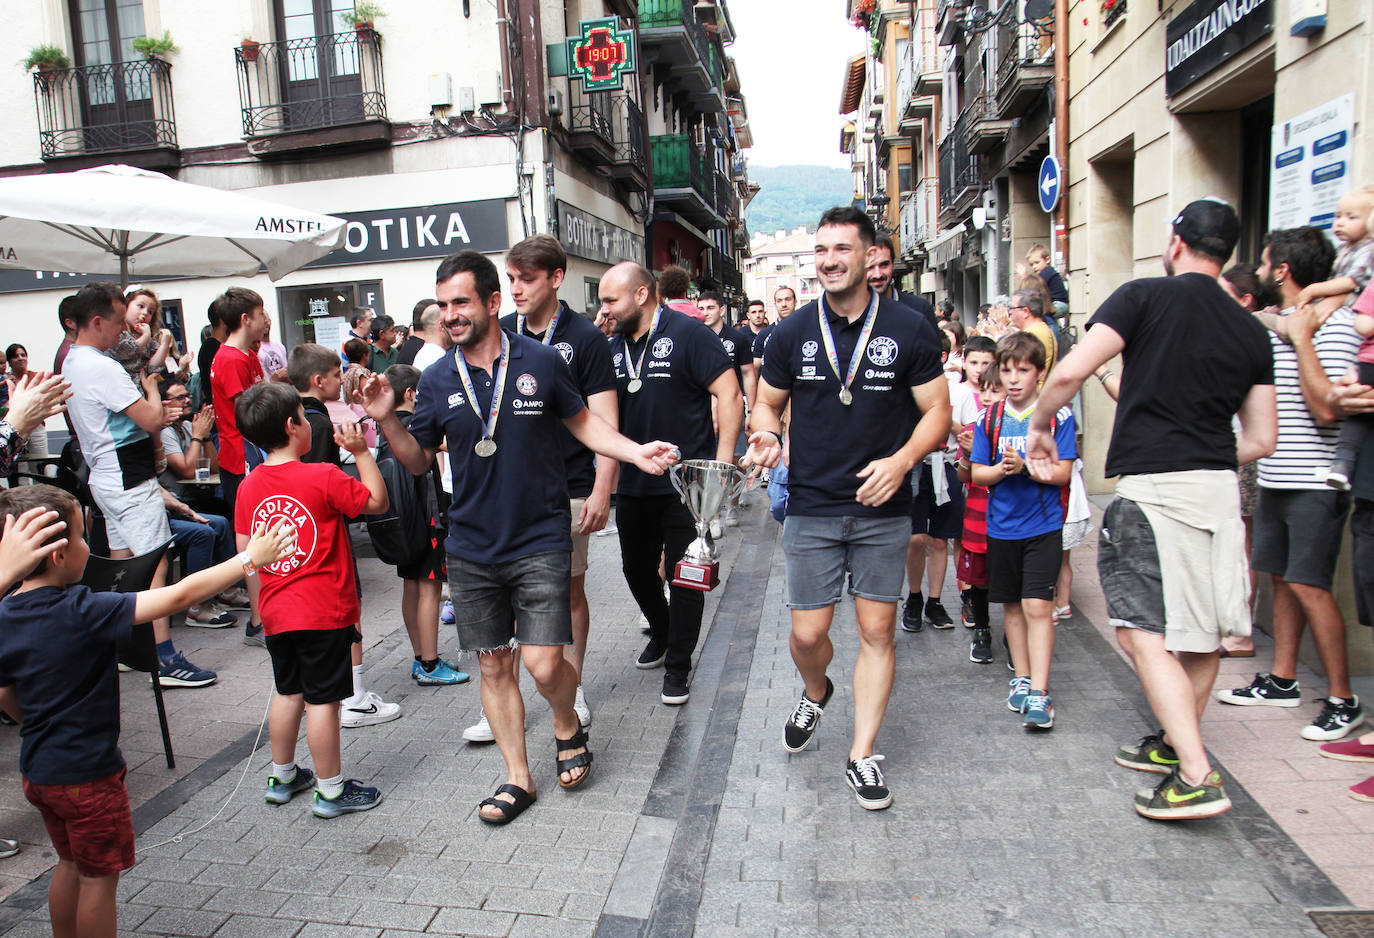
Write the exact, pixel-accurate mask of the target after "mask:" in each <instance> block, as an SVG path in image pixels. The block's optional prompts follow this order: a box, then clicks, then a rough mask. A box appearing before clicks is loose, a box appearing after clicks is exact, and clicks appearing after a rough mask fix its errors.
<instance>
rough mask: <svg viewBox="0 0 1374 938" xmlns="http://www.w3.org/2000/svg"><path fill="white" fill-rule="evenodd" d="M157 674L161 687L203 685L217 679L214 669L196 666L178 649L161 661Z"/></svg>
mask: <svg viewBox="0 0 1374 938" xmlns="http://www.w3.org/2000/svg"><path fill="white" fill-rule="evenodd" d="M157 675H158V683H159V684H161V685H162V686H163V687H205V686H206V685H209V684H213V683H215V681H216V680H218V679H219V675H218V674H216V673H215V672H214V671H210V670H207V669H206V668H198V667H196V666H195V665H193V664H192V663H191V662H189V661H187V660H186V656H185V655H183V654H182V653H181V652H179V651H178V652H176V653H175V654H173V655H172V657H170V658H168V659H167V660H166V661H164V662H162V667H161V668H159V669H158V672H157Z"/></svg>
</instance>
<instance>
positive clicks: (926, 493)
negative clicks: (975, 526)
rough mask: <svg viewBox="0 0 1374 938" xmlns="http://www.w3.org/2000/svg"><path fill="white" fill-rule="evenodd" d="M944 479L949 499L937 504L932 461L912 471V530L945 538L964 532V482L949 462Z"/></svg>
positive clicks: (945, 466)
mask: <svg viewBox="0 0 1374 938" xmlns="http://www.w3.org/2000/svg"><path fill="white" fill-rule="evenodd" d="M944 470H945V482H946V484H947V485H948V487H949V501H947V502H945V503H944V504H943V505H936V504H935V483H934V475H933V474H932V473H931V470H930V463H928V462H924V461H923V462H922V463H921V465H920V467H919V468H917V469H914V470H912V473H911V494H912V496H913V497H912V499H911V533H912V534H929V535H930V536H931V537H933V538H937V539H939V540H942V541H950V540H954V539H955V538H957V537H959V535H961V534H963V533H964V483H962V482H960V481H959V473H958V472H957V471H956V470H955V468H954V467H953V466H951V465H950V464H949V463H944Z"/></svg>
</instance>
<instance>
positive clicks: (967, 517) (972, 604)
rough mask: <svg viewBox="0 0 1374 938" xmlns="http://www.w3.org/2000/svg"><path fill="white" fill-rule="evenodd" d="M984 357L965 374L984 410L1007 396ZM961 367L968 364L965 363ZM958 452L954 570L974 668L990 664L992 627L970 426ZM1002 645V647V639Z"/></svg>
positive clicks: (984, 498) (980, 491) (981, 499)
mask: <svg viewBox="0 0 1374 938" xmlns="http://www.w3.org/2000/svg"><path fill="white" fill-rule="evenodd" d="M985 354H986V353H974V354H972V355H970V356H969V358H972V359H973V361H972V365H973V366H978V365H982V368H981V374H978V375H976V376H975V374H974V371H973V370H972V368H970V369H969V370H968V375H969V377H970V380H976V381H977V386H978V402H979V403H980V404H982V405H983V409H984V410H986V409H987V408H989V407H993V406H995V405H996V404H997V402H998V401H1000V400H1002V399H1004V398H1005V397H1006V396H1007V392H1006V389H1005V388H1003V387H1002V374H1001V372H1000V371H999V370H998V368H997V364H996V362H988V363H986V364H983V362H982V357H983V355H985ZM965 364H966V365H968V364H969V362H968V360H966V361H965ZM979 416H980V417H981V416H982V415H981V414H980V415H979ZM959 450H960V458H959V479H960V480H961V481H963V482H966V483H968V497H967V498H966V499H965V500H964V533H963V536H962V537H961V538H960V550H959V567H958V577H959V581H960V583H962V584H963V585H964V588H963V592H962V595H963V599H964V607H965V608H966V609H969V610H971V611H972V613H973V616H972V618H973V624H972V626H971V628H972V629H973V640H972V641H971V642H969V652H968V657H969V660H970V661H972V662H974V663H975V664H990V663H991V662H992V623H991V620H990V619H989V617H988V489H987V487H986V486H983V485H975V484H974V483H973V481H972V474H973V465H972V463H970V462H969V454H970V453H972V452H973V424H969V425H968V426H967V427H964V428H963V429H962V430H961V431H960V432H959ZM967 618H968V617H967V616H965V619H966V620H967ZM965 624H967V621H966V623H965ZM1003 641H1004V643H1005V639H1004V640H1003ZM1007 663H1008V665H1010V663H1011V653H1010V652H1008V653H1007Z"/></svg>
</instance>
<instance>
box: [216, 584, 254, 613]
mask: <svg viewBox="0 0 1374 938" xmlns="http://www.w3.org/2000/svg"><path fill="white" fill-rule="evenodd" d="M216 599H218V600H219V603H220V605H222V606H224V607H225V608H226V609H247V608H248V607H249V600H248V590H246V589H244V588H243V587H241V586H236V587H234V588H233V589H227V590H225V591H224V592H223V593H220V594H219V596H217V597H216Z"/></svg>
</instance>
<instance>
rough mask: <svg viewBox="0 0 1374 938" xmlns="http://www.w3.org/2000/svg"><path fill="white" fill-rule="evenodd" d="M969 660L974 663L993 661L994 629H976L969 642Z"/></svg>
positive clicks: (989, 662)
mask: <svg viewBox="0 0 1374 938" xmlns="http://www.w3.org/2000/svg"><path fill="white" fill-rule="evenodd" d="M968 660H969V661H972V662H973V663H974V664H991V663H992V629H974V630H973V641H971V642H969V646H968Z"/></svg>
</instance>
